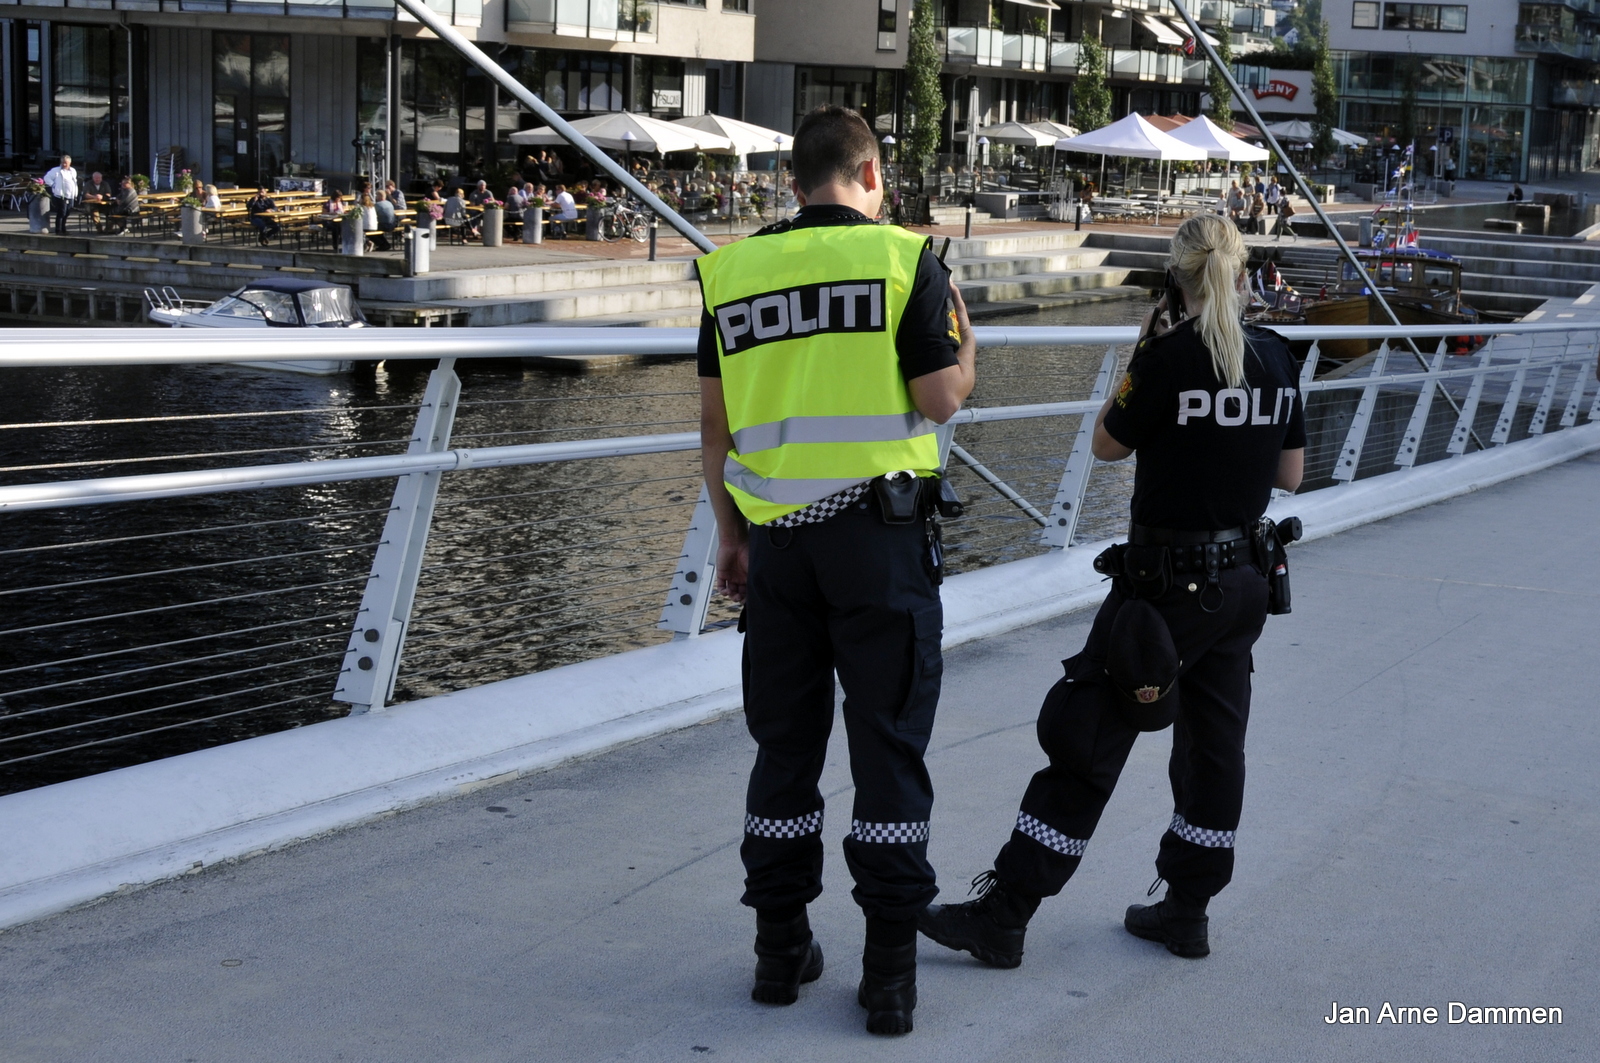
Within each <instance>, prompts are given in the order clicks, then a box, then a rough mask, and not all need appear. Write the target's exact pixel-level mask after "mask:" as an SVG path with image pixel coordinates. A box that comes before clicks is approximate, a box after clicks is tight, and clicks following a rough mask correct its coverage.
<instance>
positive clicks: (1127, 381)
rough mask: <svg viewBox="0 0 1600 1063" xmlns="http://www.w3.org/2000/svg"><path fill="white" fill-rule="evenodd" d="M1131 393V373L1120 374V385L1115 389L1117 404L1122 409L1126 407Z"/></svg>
mask: <svg viewBox="0 0 1600 1063" xmlns="http://www.w3.org/2000/svg"><path fill="white" fill-rule="evenodd" d="M1132 394H1133V374H1132V373H1124V374H1123V375H1122V386H1121V387H1119V388H1118V389H1117V405H1118V406H1120V407H1122V408H1123V409H1124V410H1126V409H1127V408H1128V396H1129V395H1132Z"/></svg>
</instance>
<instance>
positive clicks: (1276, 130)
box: [1267, 118, 1316, 140]
mask: <svg viewBox="0 0 1600 1063" xmlns="http://www.w3.org/2000/svg"><path fill="white" fill-rule="evenodd" d="M1267 132H1269V133H1271V134H1272V135H1273V136H1275V137H1277V138H1278V139H1279V140H1283V139H1285V138H1287V139H1289V140H1311V139H1313V138H1314V137H1315V136H1316V131H1315V130H1314V129H1312V128H1311V123H1310V122H1308V121H1306V120H1305V119H1304V118H1296V119H1294V120H1293V121H1289V122H1274V123H1272V124H1271V125H1269V126H1267Z"/></svg>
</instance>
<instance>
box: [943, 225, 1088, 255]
mask: <svg viewBox="0 0 1600 1063" xmlns="http://www.w3.org/2000/svg"><path fill="white" fill-rule="evenodd" d="M1089 235H1090V234H1089V233H1088V232H1077V231H1074V230H1073V228H1072V226H1070V225H1053V226H1051V227H1050V228H1048V229H1028V230H1026V231H1023V232H1017V233H988V234H985V235H982V236H974V237H972V238H971V239H962V240H952V241H951V243H950V252H949V254H947V255H946V256H945V260H946V261H949V260H950V259H952V258H955V259H970V258H1001V257H1005V256H1007V255H1038V254H1048V253H1050V252H1052V251H1067V250H1072V249H1074V248H1079V247H1083V246H1084V244H1085V241H1087V240H1088V238H1089ZM941 246H943V243H942V241H940V240H937V239H936V240H935V241H934V248H935V250H937V249H938V248H939V247H941Z"/></svg>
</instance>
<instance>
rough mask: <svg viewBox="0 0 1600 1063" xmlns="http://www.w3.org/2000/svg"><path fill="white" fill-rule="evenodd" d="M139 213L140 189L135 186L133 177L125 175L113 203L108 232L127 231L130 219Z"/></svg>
mask: <svg viewBox="0 0 1600 1063" xmlns="http://www.w3.org/2000/svg"><path fill="white" fill-rule="evenodd" d="M138 213H139V190H138V189H136V188H134V187H133V178H131V177H124V178H123V179H122V187H121V188H119V189H118V190H117V198H116V199H115V200H114V201H113V202H112V204H111V220H110V221H109V222H107V223H106V232H108V233H111V234H112V235H115V234H117V233H120V232H126V231H127V228H128V222H129V220H130V219H132V218H134V217H136V216H137V215H138Z"/></svg>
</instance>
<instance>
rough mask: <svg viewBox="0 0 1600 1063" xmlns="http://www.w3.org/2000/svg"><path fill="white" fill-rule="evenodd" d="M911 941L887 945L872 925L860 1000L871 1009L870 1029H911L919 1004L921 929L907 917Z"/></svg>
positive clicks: (864, 956)
mask: <svg viewBox="0 0 1600 1063" xmlns="http://www.w3.org/2000/svg"><path fill="white" fill-rule="evenodd" d="M907 929H908V930H909V931H910V941H909V943H906V944H897V945H885V944H880V943H879V942H876V941H874V940H873V937H875V936H877V935H874V934H873V933H872V928H871V927H870V926H869V929H868V936H867V945H866V948H865V949H864V950H863V951H862V953H861V986H860V988H859V989H857V990H856V1003H858V1004H860V1005H861V1006H862V1007H863V1008H866V1009H867V1032H868V1033H877V1034H889V1035H895V1034H906V1033H910V1032H911V1013H912V1011H914V1010H915V1009H916V1006H917V932H916V928H915V927H914V926H911V925H910V922H909V920H908V921H907Z"/></svg>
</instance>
